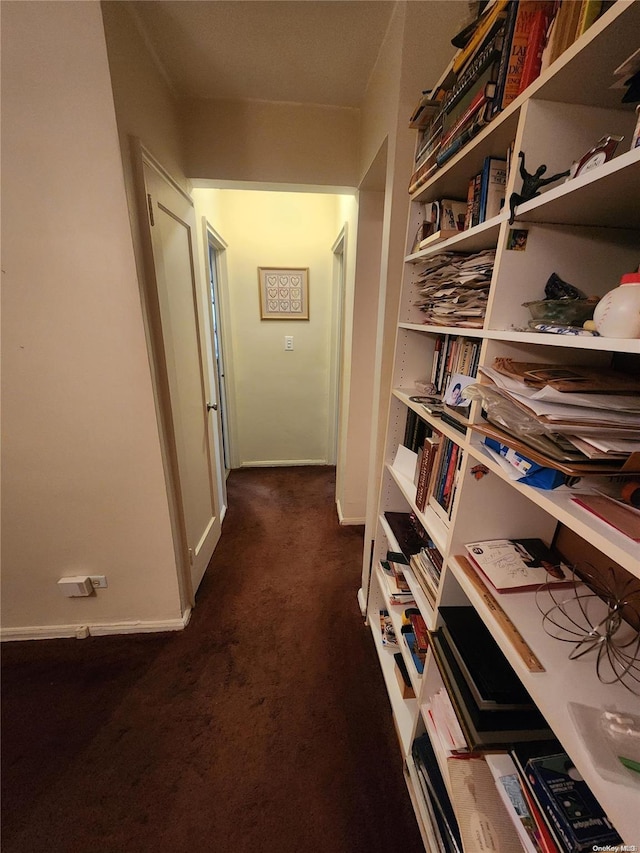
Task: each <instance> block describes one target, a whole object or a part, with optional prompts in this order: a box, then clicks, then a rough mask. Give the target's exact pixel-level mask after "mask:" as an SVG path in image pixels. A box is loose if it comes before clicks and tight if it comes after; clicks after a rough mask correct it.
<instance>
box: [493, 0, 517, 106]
mask: <svg viewBox="0 0 640 853" xmlns="http://www.w3.org/2000/svg"><path fill="white" fill-rule="evenodd" d="M517 14H518V2H517V0H511V2H510V3H509V6H508V9H507V19H506V21H505V25H504V41H503V45H502V53H501V55H500V63H499V65H498V74H497V79H496V96H495V98H494V99H493V104H492V115H495V114H496V113H498V112H500V110H501V109H502V99H503V95H504V87H505V82H506V79H507V71H508V70H509V56H510V55H511V42H512V40H513V28H514V26H515V23H516V15H517Z"/></svg>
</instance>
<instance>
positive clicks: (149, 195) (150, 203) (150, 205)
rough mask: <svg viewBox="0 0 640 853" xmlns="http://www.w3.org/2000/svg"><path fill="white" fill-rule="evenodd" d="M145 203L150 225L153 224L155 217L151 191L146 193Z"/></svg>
mask: <svg viewBox="0 0 640 853" xmlns="http://www.w3.org/2000/svg"><path fill="white" fill-rule="evenodd" d="M147 205H148V206H149V220H150V221H151V224H152V225H155V224H156V223H155V219H154V218H153V201H152V199H151V193H147Z"/></svg>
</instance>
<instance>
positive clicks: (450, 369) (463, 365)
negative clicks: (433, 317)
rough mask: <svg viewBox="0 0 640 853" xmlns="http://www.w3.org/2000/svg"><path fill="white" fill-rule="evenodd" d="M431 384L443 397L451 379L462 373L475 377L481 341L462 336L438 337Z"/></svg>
mask: <svg viewBox="0 0 640 853" xmlns="http://www.w3.org/2000/svg"><path fill="white" fill-rule="evenodd" d="M434 346H435V350H434V357H433V364H432V367H431V384H432V385H433V387H434V389H435V391H436V393H437V394H440V395H442V393H443V392H444V390H445V388H446V387H447V386H448V384H449V380H450V379H451V377H452V376H453V375H454V374H456V373H460V374H462V375H463V376H475V375H476V372H477V370H478V362H479V360H480V341H478V340H474V339H472V338H465V337H463V336H462V335H437V336H436V339H435V345H434Z"/></svg>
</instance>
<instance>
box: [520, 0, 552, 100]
mask: <svg viewBox="0 0 640 853" xmlns="http://www.w3.org/2000/svg"><path fill="white" fill-rule="evenodd" d="M548 26H549V17H548V15H547V14H546V13H545V11H544V9H538V11H537V12H536V13H535V15H534V16H533V21H532V22H531V32H530V33H529V42H528V44H527V52H526V53H525V55H524V64H523V66H522V77H521V79H520V90H519V92H524V90H525V89H526V88H527V86H529V85H530V84H531V83H533V81H534V80H535V79H536V78H537V77H539V76H540V69H541V67H542V53H543V51H544V49H545V46H546V43H547V28H548ZM518 94H519V93H518Z"/></svg>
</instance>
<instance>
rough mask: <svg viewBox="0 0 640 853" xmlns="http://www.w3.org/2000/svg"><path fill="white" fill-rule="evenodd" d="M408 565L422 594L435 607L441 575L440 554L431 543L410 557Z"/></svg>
mask: <svg viewBox="0 0 640 853" xmlns="http://www.w3.org/2000/svg"><path fill="white" fill-rule="evenodd" d="M409 565H410V566H411V569H412V571H413V574H414V575H415V578H416V580H417V581H418V583H419V584H420V586H421V588H422V590H423V591H424V594H425V595H426V596H427V598H428V600H429V601H430V602H431V604H432V606H434V607H435V603H436V596H437V595H438V587H439V586H440V575H441V573H442V554H441V553H440V551H438V549H437V548H436V546H435V545H434V543H433V542H431V543H430V544H429V545H428V546H426V547H425V548H421V549H420V551H419V552H418V553H417V554H413V555H412V556H411V559H410V560H409Z"/></svg>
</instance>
